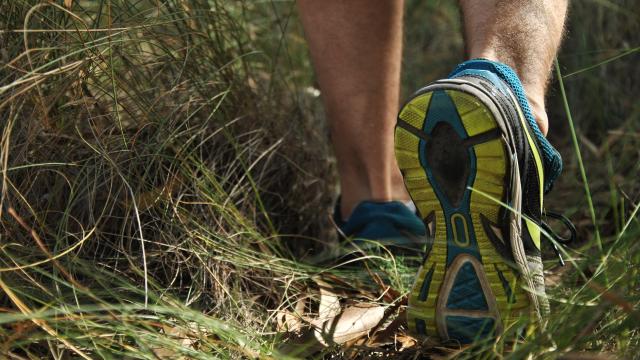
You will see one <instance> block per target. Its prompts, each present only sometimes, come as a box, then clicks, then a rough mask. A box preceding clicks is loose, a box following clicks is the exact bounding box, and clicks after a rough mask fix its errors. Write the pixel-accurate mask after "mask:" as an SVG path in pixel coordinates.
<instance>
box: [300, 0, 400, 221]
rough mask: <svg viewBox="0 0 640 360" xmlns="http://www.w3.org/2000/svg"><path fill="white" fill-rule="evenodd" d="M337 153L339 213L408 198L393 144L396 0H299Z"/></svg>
mask: <svg viewBox="0 0 640 360" xmlns="http://www.w3.org/2000/svg"><path fill="white" fill-rule="evenodd" d="M298 8H299V10H300V16H301V19H302V23H303V26H304V29H305V34H306V38H307V41H308V43H309V48H310V49H311V57H312V60H313V63H314V67H315V70H316V74H317V77H318V82H319V83H320V88H321V91H322V98H323V101H324V105H325V109H326V112H327V116H328V119H329V125H330V130H331V138H332V141H333V145H334V148H335V152H336V157H337V160H338V172H339V173H340V186H341V190H342V209H341V210H342V214H343V216H345V217H346V216H349V214H350V213H351V211H352V210H353V208H354V206H355V205H357V204H358V203H359V202H360V201H363V200H376V201H389V200H406V199H408V198H409V196H408V194H407V193H406V190H405V188H404V184H403V181H402V177H401V174H400V170H399V169H398V166H397V164H396V160H395V157H394V150H393V127H394V125H395V119H396V115H397V111H398V102H399V99H398V98H399V93H400V65H401V55H402V54H401V52H402V10H403V2H402V1H396V0H394V1H370V0H299V1H298Z"/></svg>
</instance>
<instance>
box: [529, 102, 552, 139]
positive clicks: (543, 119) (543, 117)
mask: <svg viewBox="0 0 640 360" xmlns="http://www.w3.org/2000/svg"><path fill="white" fill-rule="evenodd" d="M528 98H529V99H528V100H529V105H531V112H532V113H533V117H534V119H535V120H536V123H537V124H538V127H539V128H540V131H541V132H542V135H544V136H547V132H548V131H549V117H548V116H547V111H546V109H545V105H544V100H542V101H541V100H539V97H532V96H529V97H528Z"/></svg>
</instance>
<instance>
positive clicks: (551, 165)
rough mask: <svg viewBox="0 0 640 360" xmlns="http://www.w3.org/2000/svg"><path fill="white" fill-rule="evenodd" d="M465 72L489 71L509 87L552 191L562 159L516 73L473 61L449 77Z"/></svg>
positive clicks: (490, 63)
mask: <svg viewBox="0 0 640 360" xmlns="http://www.w3.org/2000/svg"><path fill="white" fill-rule="evenodd" d="M465 70H472V71H473V70H486V71H489V72H491V73H493V74H496V75H497V76H499V77H500V79H501V80H502V81H504V82H505V83H506V84H507V85H508V86H509V88H510V89H511V91H512V92H513V94H514V95H515V96H516V98H517V100H518V103H519V105H520V108H521V109H522V112H523V113H524V116H525V118H526V120H527V122H528V123H529V126H530V127H531V129H532V130H533V133H534V135H535V137H536V140H537V142H538V145H539V148H540V151H541V153H542V158H543V165H544V178H545V179H544V190H545V192H548V191H550V190H551V188H552V186H553V182H554V181H555V180H556V179H557V178H558V176H560V173H561V172H562V157H561V156H560V153H559V152H558V151H557V150H556V149H555V148H554V147H553V146H552V145H551V144H550V143H549V141H548V140H547V138H546V137H545V136H544V135H543V134H542V132H541V131H540V128H539V127H538V124H537V123H536V121H535V118H534V117H533V113H532V112H531V107H530V106H529V101H528V100H527V96H526V94H525V91H524V87H523V86H522V83H521V82H520V79H518V76H517V75H516V73H515V72H514V71H513V70H512V69H511V68H510V67H509V66H508V65H505V64H502V63H499V62H494V61H489V60H484V59H473V60H469V61H466V62H464V63H462V64H460V65H458V66H457V67H456V68H455V69H454V70H453V72H451V74H450V75H449V77H452V78H453V77H457V76H460V75H462V74H463V73H464V72H465Z"/></svg>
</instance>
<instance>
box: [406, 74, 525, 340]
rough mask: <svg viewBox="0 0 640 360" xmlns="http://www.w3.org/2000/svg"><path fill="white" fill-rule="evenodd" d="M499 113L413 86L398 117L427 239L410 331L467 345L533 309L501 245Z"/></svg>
mask: <svg viewBox="0 0 640 360" xmlns="http://www.w3.org/2000/svg"><path fill="white" fill-rule="evenodd" d="M496 116H499V114H497V113H496V111H495V110H493V109H491V108H490V106H489V104H488V103H487V102H486V99H481V98H480V97H478V96H476V95H474V94H471V93H469V92H465V91H462V90H461V89H456V87H455V86H451V87H446V86H442V87H435V88H433V89H431V90H428V91H422V92H419V93H418V94H417V95H415V96H414V97H413V98H412V99H411V100H410V101H408V102H407V103H406V104H405V105H404V106H403V108H402V109H401V111H400V114H399V116H398V126H397V127H396V132H395V152H396V158H397V161H398V165H399V167H400V169H401V171H402V174H403V176H404V181H405V185H406V188H407V190H408V191H409V194H410V195H411V198H412V200H413V201H414V203H415V204H416V207H417V208H418V211H419V213H420V215H421V216H422V217H423V219H424V221H425V225H426V226H427V229H428V232H429V244H428V246H427V249H426V256H425V260H424V263H423V265H422V266H421V267H420V269H419V270H418V273H417V275H416V278H415V282H414V285H413V287H412V289H411V293H410V294H409V306H408V311H407V314H408V315H407V316H408V317H407V320H408V326H409V329H410V331H411V332H413V333H414V334H417V335H421V336H429V337H437V338H440V339H441V340H456V341H459V342H462V343H470V342H472V341H474V340H476V339H478V338H480V337H487V336H494V335H497V334H498V333H499V332H501V331H503V330H504V329H505V328H506V327H509V326H511V325H512V324H514V323H515V322H516V321H517V320H518V319H519V318H520V317H521V316H522V315H525V316H526V315H527V314H528V313H529V311H530V301H529V297H528V295H527V293H526V292H525V290H524V289H522V286H521V284H520V281H519V276H518V272H517V271H516V270H515V267H514V265H513V263H512V262H511V261H509V259H508V257H509V254H505V252H504V251H501V249H500V246H498V245H500V244H499V243H500V242H501V241H502V242H508V241H509V239H504V238H503V236H502V234H503V232H501V230H500V229H501V227H503V226H506V224H504V223H505V220H504V219H505V216H504V211H505V209H504V208H503V207H502V206H501V205H500V203H499V202H503V201H507V202H508V199H507V198H508V192H509V185H508V184H509V181H510V177H509V174H510V173H509V171H510V166H511V161H510V157H509V154H510V152H509V147H508V145H507V143H506V135H504V134H503V131H502V130H501V127H500V126H499V123H498V122H497V121H496Z"/></svg>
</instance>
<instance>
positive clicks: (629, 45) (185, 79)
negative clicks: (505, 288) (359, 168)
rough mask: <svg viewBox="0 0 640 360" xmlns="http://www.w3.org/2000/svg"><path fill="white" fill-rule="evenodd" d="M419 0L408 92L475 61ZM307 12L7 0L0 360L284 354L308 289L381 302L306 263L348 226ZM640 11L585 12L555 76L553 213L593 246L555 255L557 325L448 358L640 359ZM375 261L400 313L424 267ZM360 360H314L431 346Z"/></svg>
mask: <svg viewBox="0 0 640 360" xmlns="http://www.w3.org/2000/svg"><path fill="white" fill-rule="evenodd" d="M69 3H70V4H71V6H67V5H68V4H69ZM420 3H421V2H420V1H409V2H408V4H407V8H408V13H407V24H408V27H407V33H406V34H407V35H406V38H407V41H408V43H407V46H406V50H405V53H406V55H405V68H406V72H405V78H406V79H407V81H406V82H405V83H406V89H405V92H408V91H411V90H412V89H413V88H415V87H417V86H420V85H422V83H426V82H428V81H431V80H433V79H435V78H437V77H438V76H442V75H444V74H445V73H446V72H447V71H448V69H449V67H450V66H452V65H453V64H454V63H455V62H457V61H458V60H459V59H461V58H462V51H461V44H462V43H461V38H460V35H459V31H458V29H459V22H458V20H457V17H456V16H457V10H456V9H455V7H453V6H451V5H450V4H448V3H444V2H439V1H435V2H432V3H427V4H420ZM293 5H294V4H293V3H292V2H249V1H234V2H229V1H222V0H208V1H205V0H166V1H162V2H158V1H152V0H141V1H136V2H131V1H115V0H112V1H108V0H101V1H88V0H81V1H72V2H55V3H41V2H39V1H26V0H17V1H11V2H2V3H0V27H1V29H0V31H2V32H1V33H0V61H1V64H0V163H1V165H0V171H1V174H0V176H1V183H0V184H1V185H0V189H1V190H0V191H1V192H0V205H1V206H0V222H1V225H2V227H1V228H0V245H1V246H0V250H1V254H0V289H1V292H0V294H1V295H0V323H1V326H0V340H1V341H0V347H1V348H0V354H3V355H4V356H6V357H9V358H16V359H19V358H66V357H74V358H75V357H81V358H82V357H84V358H124V357H126V358H144V359H146V358H151V359H155V358H177V357H180V356H182V357H184V358H203V359H204V358H271V357H273V358H283V357H285V356H286V354H284V353H283V350H282V348H281V344H282V342H284V341H285V340H287V339H286V338H285V337H284V336H282V335H280V334H278V333H277V332H276V326H275V324H276V321H275V320H274V319H275V317H276V316H277V311H278V310H282V309H287V308H290V307H291V306H292V304H294V303H295V301H297V299H300V298H303V297H305V296H307V293H306V289H307V288H308V285H310V284H312V283H313V281H312V280H311V279H312V278H316V277H317V276H320V275H322V274H325V275H326V274H331V275H330V276H329V275H327V277H328V278H329V279H334V280H335V283H336V284H340V286H346V285H345V284H353V285H351V286H352V287H354V288H357V287H366V288H367V289H372V290H368V291H371V292H372V294H376V296H377V295H378V294H377V293H376V291H378V290H379V289H377V288H379V287H380V284H379V283H378V282H375V281H373V280H372V279H371V277H370V276H369V275H368V274H362V273H361V274H352V273H348V272H344V271H341V270H340V269H327V268H323V267H319V266H317V265H311V262H310V259H313V258H315V257H316V255H318V251H319V250H322V249H323V248H324V245H325V244H326V243H329V242H331V240H332V237H333V236H335V235H334V234H333V230H332V227H331V224H330V222H329V216H328V214H329V213H330V211H331V203H332V199H333V197H334V196H335V192H336V189H335V181H334V180H333V179H334V174H335V170H334V164H333V160H332V157H331V154H330V150H329V147H328V145H327V136H326V134H325V133H326V129H325V125H324V122H323V121H321V119H322V113H321V111H320V110H319V103H318V99H317V98H316V95H315V93H316V90H315V89H313V75H312V72H311V66H310V63H309V60H308V58H307V56H306V46H305V44H304V41H303V38H302V34H301V29H300V25H299V23H298V22H297V20H296V17H295V13H294V6H293ZM632 5H633V2H632V1H620V2H609V1H606V2H605V1H585V2H580V3H577V2H574V5H573V9H572V15H573V20H572V22H571V24H570V28H569V33H568V36H567V41H566V44H565V47H564V51H563V53H562V54H561V56H560V57H559V63H560V68H559V70H560V71H559V73H564V74H567V75H565V77H564V78H562V77H557V79H558V80H562V79H563V80H564V81H563V83H562V84H563V85H564V87H565V90H566V91H565V90H563V91H562V92H560V91H559V90H558V91H556V90H554V89H556V88H558V89H559V87H557V85H559V83H553V84H551V96H552V97H551V98H550V109H552V110H551V112H550V114H551V115H552V116H551V118H552V124H551V127H552V140H554V142H555V143H557V144H559V145H560V147H561V150H562V152H563V155H564V157H565V160H566V163H567V169H566V171H565V176H564V177H563V179H562V180H561V181H560V183H558V184H557V186H556V189H555V190H554V193H553V194H554V195H552V196H551V197H550V198H549V201H548V204H549V205H548V206H549V207H559V208H560V209H562V210H565V212H566V213H567V214H568V215H571V216H572V217H573V218H574V219H575V220H576V222H577V224H578V226H579V228H580V237H581V242H580V243H579V244H578V245H577V246H576V247H574V248H572V249H570V250H568V252H567V254H566V255H568V256H567V257H568V259H569V260H570V265H568V266H567V267H566V268H565V269H558V268H556V267H555V266H554V261H553V258H552V257H548V259H550V260H549V261H548V268H549V275H550V278H551V279H552V281H551V282H552V284H550V285H551V290H550V294H551V298H552V305H553V316H552V318H551V322H550V324H549V327H548V329H547V331H546V332H544V333H541V334H538V335H532V336H531V337H530V338H528V339H527V342H525V343H521V342H517V346H515V347H514V346H513V344H512V343H511V340H513V339H515V338H517V334H516V332H515V330H514V331H513V332H512V333H508V334H507V335H506V336H504V337H503V338H502V339H500V340H499V342H498V343H497V344H496V343H490V342H484V343H480V344H476V345H474V346H472V347H470V348H467V349H463V350H460V351H456V352H453V353H451V352H449V353H447V354H449V355H451V354H455V355H458V356H460V357H467V358H478V357H485V358H491V357H495V356H503V357H512V358H523V357H526V356H527V355H529V354H534V355H535V356H544V357H558V356H580V355H576V353H578V354H582V355H584V354H583V353H581V352H584V351H588V352H592V353H598V354H602V353H615V354H618V355H619V356H621V357H629V358H633V357H637V355H636V354H637V352H638V350H639V348H640V344H639V343H638V341H639V340H638V328H639V326H638V324H640V315H639V312H638V304H639V303H640V291H639V289H640V284H639V283H638V264H639V263H640V249H639V245H638V242H637V241H636V239H637V236H638V235H640V234H639V233H640V227H638V223H637V221H636V217H635V215H636V211H637V205H636V204H637V196H638V194H639V193H640V189H639V188H638V186H637V181H635V179H636V178H637V171H638V168H637V160H636V157H637V150H636V149H637V148H638V141H639V140H640V138H639V137H638V136H637V134H636V132H637V129H636V128H637V125H636V124H638V122H637V120H638V117H639V116H640V111H639V110H640V108H639V106H640V105H639V104H638V102H637V101H634V98H633V96H631V95H630V94H635V93H637V92H638V90H639V89H638V86H640V85H638V84H639V83H638V82H637V81H633V78H634V77H635V78H636V79H637V78H638V77H637V76H636V75H638V74H637V72H638V69H637V67H635V66H633V64H634V61H635V62H637V59H638V57H637V49H638V46H639V44H637V40H634V39H635V38H634V37H633V34H636V33H637V30H640V29H638V27H639V26H640V25H639V24H638V21H637V19H638V14H637V13H634V10H633V9H634V7H633V6H632ZM628 9H632V10H628ZM418 20H420V21H418ZM419 24H431V25H432V26H420V25H419ZM594 26H595V27H597V29H598V30H599V31H593V29H592V28H589V27H594ZM587 28H589V29H590V31H589V32H586V29H587ZM633 41H636V43H633ZM633 49H635V50H633ZM609 59H612V60H611V61H609ZM629 74H631V75H629ZM607 79H608V80H607ZM414 82H415V83H414ZM563 104H566V105H567V106H566V111H564V110H563V108H564V107H563ZM569 111H570V112H571V114H572V115H573V117H570V118H567V117H566V115H567V114H568V113H569ZM564 119H568V120H569V121H572V120H571V119H573V120H574V122H572V124H573V125H574V127H573V129H575V131H573V132H571V133H574V134H575V144H576V145H577V147H576V149H579V150H581V153H582V155H583V158H582V160H581V161H579V158H578V157H576V156H574V154H573V151H574V150H573V149H574V148H572V143H571V140H570V139H571V138H570V136H568V135H569V134H570V132H569V130H568V129H569V126H568V125H564V124H569V122H567V121H566V120H564ZM580 168H584V174H585V175H587V176H584V177H580V176H578V174H580V170H579V169H580ZM583 179H588V180H589V181H590V183H588V184H586V183H585V184H582V183H581V182H582V180H583ZM585 186H586V188H589V189H590V190H591V194H592V195H589V197H585V193H584V191H582V189H585ZM554 196H555V197H554ZM587 199H589V200H592V203H593V217H592V216H591V215H590V212H589V209H588V207H587V206H586V204H587V203H588V201H587ZM595 222H597V224H598V229H599V231H600V234H601V236H602V238H601V240H602V241H601V243H602V249H600V248H598V247H597V246H594V242H592V241H591V239H592V238H594V236H595V230H594V229H595V227H594V225H595V224H594V223H595ZM371 267H372V268H373V269H374V270H382V271H384V273H385V274H387V275H388V276H387V278H385V280H384V281H387V282H388V283H389V284H391V285H392V289H394V290H395V291H397V294H396V293H395V292H392V293H393V294H394V296H395V298H394V299H389V298H388V296H387V298H385V299H386V300H387V303H394V304H398V303H401V299H402V296H403V294H404V293H406V291H407V282H408V281H410V279H411V277H412V276H413V271H414V269H412V268H409V267H405V266H403V264H402V262H392V261H390V259H389V258H388V257H384V256H383V257H382V258H380V260H379V261H372V262H371ZM325 280H326V278H325ZM378 281H380V279H378ZM336 286H338V285H336ZM347 287H348V288H349V286H347ZM375 300H376V301H379V299H375ZM401 332H402V330H400V333H401ZM358 350H359V351H358V352H356V353H353V352H348V351H347V350H346V349H345V348H330V349H326V350H323V351H320V352H319V353H318V354H316V355H317V356H334V357H358V356H359V357H370V356H374V355H375V356H382V355H387V356H405V357H407V358H409V357H412V356H421V354H423V355H425V354H426V355H428V354H433V353H435V352H437V350H434V349H433V348H430V347H427V346H414V347H412V348H410V349H405V350H404V351H403V352H401V353H396V351H395V347H394V345H393V344H392V345H385V346H376V347H374V348H366V347H364V348H358ZM507 350H508V351H507ZM567 354H569V355H567Z"/></svg>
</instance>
